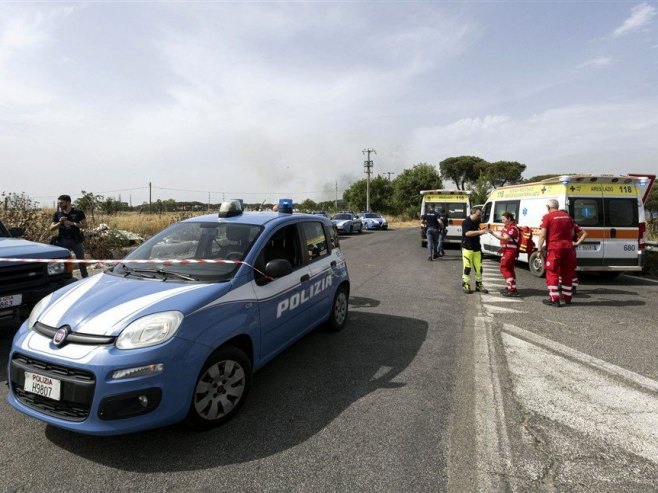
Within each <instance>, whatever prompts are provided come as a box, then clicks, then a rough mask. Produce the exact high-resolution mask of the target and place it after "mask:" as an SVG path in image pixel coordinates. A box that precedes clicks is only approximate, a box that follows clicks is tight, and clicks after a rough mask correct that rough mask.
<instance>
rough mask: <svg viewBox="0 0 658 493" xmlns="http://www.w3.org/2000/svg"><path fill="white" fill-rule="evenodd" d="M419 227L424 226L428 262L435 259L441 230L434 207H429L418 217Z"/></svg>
mask: <svg viewBox="0 0 658 493" xmlns="http://www.w3.org/2000/svg"><path fill="white" fill-rule="evenodd" d="M420 219H421V221H420V223H421V225H422V226H424V227H425V228H426V229H425V235H426V236H427V253H428V257H427V260H429V261H430V262H431V261H432V260H434V259H435V258H436V255H437V252H438V250H437V242H438V241H439V230H440V229H441V224H440V221H439V215H438V214H437V213H436V211H435V210H434V206H433V205H430V206H429V210H427V211H425V214H423V215H422V216H421V217H420Z"/></svg>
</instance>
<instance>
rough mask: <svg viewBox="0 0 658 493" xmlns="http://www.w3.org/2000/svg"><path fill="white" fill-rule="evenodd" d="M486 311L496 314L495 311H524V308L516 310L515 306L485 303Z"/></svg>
mask: <svg viewBox="0 0 658 493" xmlns="http://www.w3.org/2000/svg"><path fill="white" fill-rule="evenodd" d="M484 311H485V312H486V313H488V314H495V313H523V311H522V310H515V309H514V308H505V307H503V306H496V305H485V306H484Z"/></svg>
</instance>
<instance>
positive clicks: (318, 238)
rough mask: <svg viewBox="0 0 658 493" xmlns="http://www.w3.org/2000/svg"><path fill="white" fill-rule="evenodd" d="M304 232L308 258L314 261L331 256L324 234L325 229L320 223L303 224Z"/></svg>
mask: <svg viewBox="0 0 658 493" xmlns="http://www.w3.org/2000/svg"><path fill="white" fill-rule="evenodd" d="M302 232H303V234H304V240H305V242H306V251H307V252H308V258H309V259H310V260H311V261H313V260H315V259H318V258H321V257H324V256H325V255H329V248H328V247H327V246H328V243H327V237H326V235H325V232H324V227H322V223H320V222H306V223H302Z"/></svg>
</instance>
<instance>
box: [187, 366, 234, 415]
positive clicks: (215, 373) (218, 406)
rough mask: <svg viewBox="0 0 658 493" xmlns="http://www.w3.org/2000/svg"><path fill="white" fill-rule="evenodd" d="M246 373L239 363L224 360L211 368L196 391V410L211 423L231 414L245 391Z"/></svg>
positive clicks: (203, 376)
mask: <svg viewBox="0 0 658 493" xmlns="http://www.w3.org/2000/svg"><path fill="white" fill-rule="evenodd" d="M245 383H246V380H245V373H244V369H243V368H242V366H240V364H239V363H237V362H236V361H232V360H224V361H219V362H217V363H215V364H214V365H212V366H210V367H209V368H208V369H207V370H206V371H205V373H204V374H203V375H202V376H201V378H200V379H199V382H198V383H197V386H196V389H195V390H194V408H195V409H196V412H197V414H198V415H199V416H200V417H202V418H204V419H207V420H209V421H212V420H217V419H221V418H223V417H224V416H226V415H228V414H230V413H231V411H232V410H233V409H234V408H235V406H237V405H238V403H239V402H240V400H241V399H242V395H243V394H244V391H245Z"/></svg>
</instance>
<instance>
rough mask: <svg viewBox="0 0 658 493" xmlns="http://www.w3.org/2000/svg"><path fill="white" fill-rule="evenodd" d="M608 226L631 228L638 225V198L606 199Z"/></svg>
mask: <svg viewBox="0 0 658 493" xmlns="http://www.w3.org/2000/svg"><path fill="white" fill-rule="evenodd" d="M605 206H606V216H607V217H606V226H610V227H612V228H630V227H633V226H637V223H638V212H637V200H636V199H605Z"/></svg>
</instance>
